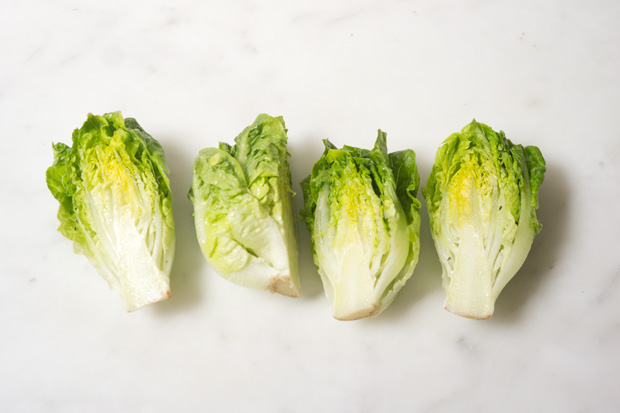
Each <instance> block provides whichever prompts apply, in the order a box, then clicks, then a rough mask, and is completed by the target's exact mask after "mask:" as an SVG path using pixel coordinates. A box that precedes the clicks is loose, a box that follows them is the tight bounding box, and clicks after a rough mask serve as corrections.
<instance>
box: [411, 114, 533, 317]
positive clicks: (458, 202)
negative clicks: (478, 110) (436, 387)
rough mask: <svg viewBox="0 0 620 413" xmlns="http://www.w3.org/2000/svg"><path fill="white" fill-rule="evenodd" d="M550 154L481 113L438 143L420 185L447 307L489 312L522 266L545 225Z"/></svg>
mask: <svg viewBox="0 0 620 413" xmlns="http://www.w3.org/2000/svg"><path fill="white" fill-rule="evenodd" d="M544 173H545V160H544V159H543V157H542V154H541V153H540V150H539V149H538V148H537V147H535V146H527V147H525V148H524V147H523V146H521V145H514V144H513V143H512V142H511V141H510V140H508V139H506V137H505V136H504V132H499V133H496V132H494V131H493V130H492V129H491V128H490V127H488V126H486V125H483V124H481V123H477V122H476V121H475V120H474V121H473V122H472V123H471V124H469V125H467V126H465V128H463V130H462V131H461V132H460V133H454V134H452V135H450V136H449V137H448V139H446V140H445V141H444V143H443V144H442V145H441V146H440V147H439V150H438V151H437V155H436V158H435V164H434V166H433V169H432V171H431V175H430V177H429V179H428V182H427V184H426V187H425V188H424V189H423V190H422V192H423V194H424V198H425V201H426V205H427V207H428V213H429V217H430V223H431V232H432V235H433V239H434V240H435V246H436V248H437V253H438V254H439V259H440V261H441V264H442V268H443V287H444V289H445V291H446V301H445V308H446V309H447V310H449V311H451V312H453V313H455V314H458V315H461V316H464V317H469V318H475V319H484V318H489V317H491V315H493V309H494V306H495V301H496V299H497V297H498V296H499V293H500V292H501V291H502V289H503V288H504V287H505V286H506V284H507V283H508V281H510V279H511V278H512V277H513V276H514V275H515V274H516V273H517V271H518V270H519V268H521V265H522V264H523V262H524V261H525V258H526V257H527V254H528V252H529V251H530V248H531V246H532V242H533V240H534V236H535V235H536V234H537V233H538V232H539V231H540V229H541V224H540V222H538V219H537V218H536V209H537V208H538V190H539V188H540V185H541V184H542V181H543V177H544Z"/></svg>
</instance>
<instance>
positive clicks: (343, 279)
mask: <svg viewBox="0 0 620 413" xmlns="http://www.w3.org/2000/svg"><path fill="white" fill-rule="evenodd" d="M324 144H325V151H324V152H323V155H322V156H321V158H320V159H319V160H318V162H317V163H316V164H315V165H314V167H313V168H312V173H311V174H310V176H308V177H307V178H306V179H305V180H304V181H303V182H302V183H301V186H302V190H303V194H304V209H303V210H302V213H301V215H302V219H303V220H304V221H305V223H306V225H307V227H308V230H309V231H310V234H311V236H312V250H313V254H314V262H315V264H316V266H317V268H318V272H319V275H320V276H321V280H322V281H323V286H324V288H325V293H326V295H327V298H328V299H329V301H330V302H331V304H332V308H333V315H334V317H335V318H337V319H340V320H355V319H359V318H364V317H370V316H375V315H377V314H379V313H380V312H381V311H382V310H384V309H385V308H386V307H387V306H388V305H389V304H390V303H391V302H392V300H394V298H395V297H396V294H397V293H398V291H399V290H400V289H401V288H402V287H403V285H404V284H405V282H406V281H407V279H409V277H410V276H411V274H412V272H413V269H414V267H415V265H416V263H417V260H418V252H419V249H420V215H419V213H418V210H419V209H420V202H419V201H418V200H417V199H416V197H415V196H416V193H417V190H418V187H419V184H420V178H419V175H418V171H417V167H416V162H415V153H414V152H413V151H412V150H405V151H400V152H394V153H390V154H388V152H387V146H386V134H385V133H384V132H381V131H379V136H378V137H377V141H376V143H375V146H374V148H373V149H372V150H366V149H360V148H355V147H352V146H344V147H343V148H342V149H338V148H337V147H335V146H334V145H333V144H332V143H331V142H329V141H328V140H324Z"/></svg>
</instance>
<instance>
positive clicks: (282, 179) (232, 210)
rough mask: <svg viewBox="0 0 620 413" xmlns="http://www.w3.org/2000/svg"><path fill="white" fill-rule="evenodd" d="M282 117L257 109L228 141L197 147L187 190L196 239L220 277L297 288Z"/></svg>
mask: <svg viewBox="0 0 620 413" xmlns="http://www.w3.org/2000/svg"><path fill="white" fill-rule="evenodd" d="M286 143H287V135H286V128H285V125H284V120H283V119H282V117H271V116H269V115H266V114H261V115H259V116H258V117H257V118H256V120H255V121H254V123H253V124H252V125H250V126H248V127H247V128H245V129H244V130H243V132H241V134H239V136H237V137H236V138H235V145H233V146H229V145H227V144H225V143H220V145H219V148H207V149H203V150H202V151H200V153H199V154H198V157H197V158H196V161H195V163H194V175H193V181H192V187H191V189H190V192H189V198H190V200H191V201H192V203H193V204H194V220H195V224H196V235H197V237H198V243H199V244H200V246H201V249H202V252H203V254H204V256H205V258H206V260H207V262H208V263H209V264H210V265H211V266H212V267H213V268H214V269H215V270H216V271H217V272H218V273H219V274H220V275H221V276H222V277H224V278H226V279H228V280H230V281H232V282H234V283H236V284H240V285H243V286H246V287H250V288H254V289H261V290H269V291H271V292H276V293H280V294H283V295H287V296H291V297H297V296H299V277H298V274H297V241H296V238H295V236H296V234H295V232H296V230H295V225H294V221H293V207H292V199H291V197H292V194H293V193H292V190H291V173H290V169H289V163H288V160H287V158H288V157H289V154H288V152H287V150H286Z"/></svg>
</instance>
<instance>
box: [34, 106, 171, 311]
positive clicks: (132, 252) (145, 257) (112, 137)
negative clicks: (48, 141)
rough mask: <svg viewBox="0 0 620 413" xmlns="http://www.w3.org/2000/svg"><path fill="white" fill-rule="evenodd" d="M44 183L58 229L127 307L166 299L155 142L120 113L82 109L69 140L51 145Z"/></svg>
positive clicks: (164, 185) (166, 254) (165, 243)
mask: <svg viewBox="0 0 620 413" xmlns="http://www.w3.org/2000/svg"><path fill="white" fill-rule="evenodd" d="M53 148H54V164H53V165H52V166H51V167H50V168H49V169H48V170H47V174H46V175H47V176H46V177H47V185H48V187H49V189H50V191H51V192H52V195H54V197H55V198H56V199H57V200H58V201H59V202H60V208H59V209H58V219H59V220H60V227H59V228H58V230H59V231H60V232H61V233H62V234H63V235H64V236H65V237H67V238H69V239H70V240H72V241H73V247H74V251H75V252H76V253H80V254H84V255H85V256H86V257H87V258H88V260H89V261H90V263H91V264H92V265H93V266H94V267H95V268H96V269H97V271H98V272H99V274H100V275H101V276H102V277H103V278H104V279H105V280H106V281H107V282H108V284H109V286H110V287H111V288H112V289H114V290H117V291H118V292H119V293H120V295H121V297H122V299H123V303H124V305H125V308H126V309H127V310H128V311H133V310H136V309H138V308H140V307H142V306H144V305H147V304H151V303H154V302H157V301H161V300H165V299H166V298H168V297H170V269H171V267H172V261H173V258H174V246H175V235H174V221H173V218H172V195H171V192H170V185H169V181H168V176H167V173H168V168H167V167H166V161H165V157H164V151H163V149H162V147H161V145H160V144H159V143H158V142H157V141H156V140H155V139H153V138H152V137H151V136H150V135H149V134H148V133H146V132H145V131H144V129H142V128H141V127H140V125H139V124H138V122H136V120H135V119H132V118H126V119H123V116H122V115H121V113H120V112H114V113H106V114H105V115H103V116H95V115H92V114H89V115H88V119H87V120H86V122H84V125H83V126H82V127H81V128H80V129H76V130H75V131H74V132H73V146H71V147H69V146H67V145H65V144H64V143H56V144H54V145H53Z"/></svg>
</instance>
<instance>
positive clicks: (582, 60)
mask: <svg viewBox="0 0 620 413" xmlns="http://www.w3.org/2000/svg"><path fill="white" fill-rule="evenodd" d="M619 22H620V3H618V2H616V1H612V0H609V1H603V0H598V1H597V0H594V1H588V2H585V1H583V2H579V1H535V0H522V1H495V2H491V1H482V0H479V1H435V2H431V1H428V2H422V1H359V2H353V1H350V2H345V1H315V2H307V1H306V2H294V1H284V0H279V1H265V2H251V1H229V2H217V1H205V2H200V1H196V2H188V1H178V2H170V3H164V2H161V1H151V2H133V1H122V2H121V1H105V2H79V1H54V2H48V1H43V0H28V1H20V2H17V1H14V2H9V1H3V2H2V3H1V4H0V125H2V126H1V130H0V145H1V146H0V149H1V154H2V160H1V162H0V188H1V191H2V192H1V193H2V197H1V201H0V216H1V217H2V218H3V225H2V232H1V233H2V237H0V262H1V265H0V292H1V293H2V300H0V325H1V326H2V332H1V333H0V410H2V411H4V412H20V411H22V412H30V411H46V412H71V411H74V412H86V411H93V412H112V411H126V412H164V411H214V412H215V411H246V412H293V411H300V412H316V411H321V412H326V411H335V412H341V411H343V412H378V411H405V412H412V411H416V412H423V411H431V412H432V411H477V412H496V411H509V412H522V411H557V412H573V411H574V412H577V411H579V412H588V411H591V412H604V411H617V409H618V406H620V395H619V392H618V382H619V381H620V356H619V351H618V348H619V345H620V304H619V303H620V279H619V278H620V235H619V234H620V218H619V215H620V214H619V213H618V208H619V207H620V181H619V176H620V168H619V165H620V162H619V160H618V159H619V157H620V132H619V131H620V127H619V125H618V120H619V119H620V114H619V109H620V104H619V96H620V23H619ZM115 110H122V111H123V114H124V115H125V116H131V117H135V118H136V119H137V120H138V121H139V122H140V123H141V125H142V126H143V127H144V128H145V129H146V130H147V131H148V132H149V133H150V134H151V135H153V136H154V137H155V138H156V139H158V140H159V141H160V143H161V144H162V145H163V147H164V148H165V150H166V155H167V158H168V163H169V167H170V169H171V171H172V173H171V185H172V191H173V196H174V216H175V222H176V231H177V254H176V259H175V264H174V267H173V270H172V294H173V297H172V298H171V299H170V300H168V301H166V302H163V303H160V304H156V305H153V306H150V307H148V308H144V309H142V310H139V311H137V312H135V313H131V314H127V313H125V312H124V310H123V307H122V304H121V301H120V299H119V297H118V295H117V294H116V293H115V292H113V291H111V290H109V289H108V287H107V286H106V284H105V282H104V281H103V279H101V278H100V277H99V276H98V275H97V274H96V272H95V270H94V269H92V268H91V267H90V266H89V264H88V262H87V260H86V259H85V258H84V257H82V256H78V255H74V254H73V252H72V246H71V242H70V241H68V240H66V239H65V238H63V237H62V236H61V234H60V233H58V232H57V231H56V228H57V227H58V221H57V219H56V211H57V208H58V205H57V202H56V201H55V200H54V199H53V197H52V196H51V194H50V193H49V191H48V189H47V187H46V184H45V170H46V168H47V167H48V166H50V165H51V163H52V160H53V156H52V148H51V143H52V141H54V142H58V141H61V142H65V143H69V142H70V139H71V133H72V131H73V129H74V128H76V127H79V126H81V124H82V122H83V121H84V120H85V119H86V114H87V113H88V112H93V113H96V114H103V113H105V112H110V111H115ZM260 112H266V113H269V114H271V115H283V116H284V118H285V120H286V123H287V127H288V129H289V151H290V152H291V154H292V158H291V165H292V176H293V180H294V182H295V189H296V191H297V193H298V195H297V196H296V197H295V202H296V204H297V207H298V208H299V207H300V206H301V203H302V197H301V194H300V191H299V187H298V184H297V183H298V182H299V181H300V180H301V179H303V178H304V177H305V176H306V175H307V174H308V173H309V171H310V168H311V165H312V164H313V163H314V162H315V161H316V159H317V158H318V156H319V155H320V153H321V152H322V143H321V139H323V138H330V139H331V140H332V141H333V142H334V143H335V144H336V145H338V146H340V145H342V144H345V143H346V144H350V145H357V146H362V147H370V146H371V145H372V144H373V142H374V139H375V137H376V130H377V129H378V128H381V129H383V130H385V131H387V133H388V147H389V149H390V150H391V151H395V150H400V149H405V148H412V149H414V150H415V151H416V153H417V156H418V167H419V171H420V175H421V179H422V183H423V184H424V183H425V182H426V179H427V177H428V174H429V172H430V168H431V165H432V162H433V159H434V154H435V151H436V149H437V146H438V145H439V144H440V143H441V141H442V140H443V139H444V138H446V137H447V136H448V135H449V134H451V133H452V132H455V131H458V130H460V129H461V128H462V127H463V126H464V125H465V124H467V123H469V122H470V121H471V119H472V118H476V119H477V120H478V121H480V122H483V123H486V124H489V125H490V126H492V127H493V128H495V129H496V130H499V129H502V130H504V131H505V132H506V134H507V136H508V137H509V138H510V139H512V140H513V141H514V142H516V143H521V144H524V145H525V144H530V145H537V146H538V147H539V148H540V149H541V151H542V153H543V155H544V156H545V158H546V161H547V168H548V171H547V175H546V178H545V182H544V184H543V186H542V189H541V193H540V209H539V213H538V216H539V218H540V220H541V221H542V223H543V230H542V232H541V233H540V235H539V236H538V237H537V238H536V240H535V242H534V245H533V248H532V251H531V253H530V256H529V257H528V259H527V261H526V263H525V264H524V266H523V267H522V269H521V271H520V272H519V273H518V274H517V276H516V277H515V279H514V280H513V281H512V282H511V283H509V284H508V286H507V287H506V289H505V290H504V292H503V293H502V295H501V296H500V297H499V300H498V302H497V305H496V312H495V315H494V316H493V318H492V319H490V320H486V321H472V320H467V319H463V318H460V317H458V316H455V315H452V314H450V313H448V312H446V311H445V310H443V308H442V304H443V291H442V289H441V281H440V265H439V262H438V258H437V255H436V253H435V250H434V247H433V244H432V241H431V237H430V231H429V229H428V216H427V214H426V211H425V209H424V207H423V210H422V232H421V237H422V250H421V255H420V262H419V265H418V266H417V268H416V270H415V272H414V274H413V277H412V278H411V280H410V281H409V283H408V284H407V285H406V286H405V288H404V289H403V290H402V291H401V293H400V295H399V296H398V297H397V299H396V301H395V302H394V304H393V305H392V306H391V307H390V308H388V309H387V310H386V311H385V312H384V313H382V314H381V315H380V316H379V317H378V318H375V319H371V320H362V321H357V322H338V321H336V320H334V319H332V318H331V315H330V311H331V310H330V307H329V304H328V303H327V301H326V299H325V297H324V295H323V291H322V286H321V284H320V280H319V279H318V276H317V273H316V270H315V268H314V266H313V263H312V258H311V254H310V250H309V236H308V233H307V231H306V230H305V228H302V226H301V225H300V231H299V233H300V235H299V238H300V272H301V282H302V297H301V298H298V299H290V298H287V297H282V296H277V295H271V294H269V293H267V292H262V291H253V290H248V289H244V288H242V287H239V286H236V285H233V284H231V283H229V282H227V281H226V280H224V279H222V278H220V277H219V276H217V275H216V274H215V273H214V272H213V271H212V270H210V269H209V268H208V266H207V264H206V263H205V262H204V259H203V258H202V256H201V253H200V250H199V247H198V245H197V242H196V240H195V233H194V229H193V221H192V217H191V211H192V208H191V204H190V203H189V201H188V200H187V198H186V193H187V190H188V189H189V185H190V181H191V168H192V163H193V160H194V158H195V156H196V155H197V153H198V151H199V150H200V149H201V148H203V147H207V146H215V145H216V144H217V142H218V141H227V142H232V139H233V138H234V137H235V136H236V135H237V133H239V132H240V131H241V130H242V129H243V128H244V127H245V126H247V125H249V124H250V123H251V122H252V121H253V120H254V118H255V117H256V115H257V114H258V113H260ZM419 198H420V199H421V194H420V195H419ZM300 224H301V222H300Z"/></svg>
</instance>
